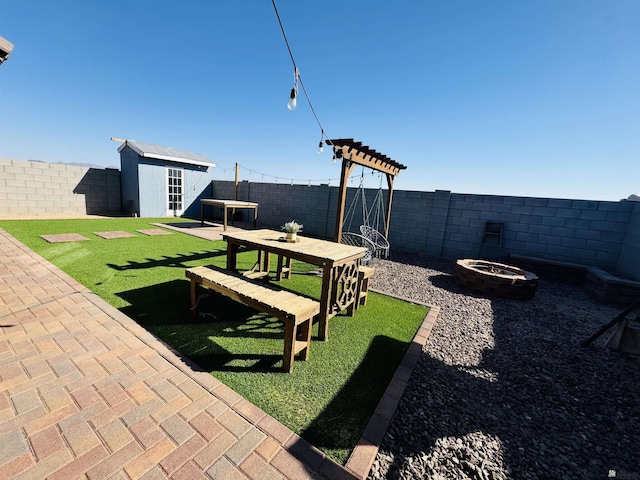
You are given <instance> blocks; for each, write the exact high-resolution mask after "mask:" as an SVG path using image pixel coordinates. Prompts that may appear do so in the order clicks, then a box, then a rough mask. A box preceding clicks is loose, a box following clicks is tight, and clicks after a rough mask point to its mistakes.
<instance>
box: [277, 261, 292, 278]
mask: <svg viewBox="0 0 640 480" xmlns="http://www.w3.org/2000/svg"><path fill="white" fill-rule="evenodd" d="M283 278H285V279H288V278H291V258H289V257H284V256H283V255H278V267H277V270H276V280H277V281H280V280H282V279H283Z"/></svg>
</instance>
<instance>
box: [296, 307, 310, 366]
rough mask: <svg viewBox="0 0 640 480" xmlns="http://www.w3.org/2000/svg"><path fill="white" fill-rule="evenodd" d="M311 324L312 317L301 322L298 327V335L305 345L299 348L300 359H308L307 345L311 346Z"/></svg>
mask: <svg viewBox="0 0 640 480" xmlns="http://www.w3.org/2000/svg"><path fill="white" fill-rule="evenodd" d="M312 325H313V317H312V318H310V319H308V320H307V321H305V322H302V323H301V324H300V326H299V328H298V334H299V335H300V340H299V341H301V342H304V343H305V344H306V346H305V347H304V348H303V349H302V350H300V360H309V347H310V346H311V331H312Z"/></svg>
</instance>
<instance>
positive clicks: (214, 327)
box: [118, 280, 284, 373]
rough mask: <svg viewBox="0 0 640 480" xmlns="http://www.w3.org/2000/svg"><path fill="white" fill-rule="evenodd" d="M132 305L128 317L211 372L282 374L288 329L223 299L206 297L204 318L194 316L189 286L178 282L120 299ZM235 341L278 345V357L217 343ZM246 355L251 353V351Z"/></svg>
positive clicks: (202, 308) (202, 302) (200, 305)
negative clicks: (228, 340) (190, 311)
mask: <svg viewBox="0 0 640 480" xmlns="http://www.w3.org/2000/svg"><path fill="white" fill-rule="evenodd" d="M118 296H119V297H121V298H122V299H123V300H125V301H127V302H128V303H130V305H129V306H128V307H124V308H121V309H120V310H121V311H122V313H124V314H125V315H127V316H128V317H130V318H132V319H134V320H135V321H136V322H137V323H138V324H140V325H141V326H143V327H144V328H145V329H147V330H148V331H150V332H151V333H153V334H154V335H156V336H157V337H158V338H160V339H161V340H163V341H164V342H166V343H168V344H169V345H171V346H172V347H173V348H175V349H177V350H179V351H180V352H181V353H182V354H184V355H185V356H187V357H188V358H189V359H191V360H192V361H193V362H195V363H197V364H198V365H199V366H200V367H201V368H202V369H203V370H206V371H209V372H210V371H229V372H241V371H247V372H262V373H264V372H280V371H281V369H280V367H281V363H282V348H284V347H283V345H284V344H283V342H284V326H283V324H282V323H281V322H280V321H279V320H277V319H275V318H273V317H269V316H268V315H265V314H263V313H260V312H257V311H256V310H254V309H252V308H250V307H247V306H245V305H242V304H240V303H238V302H235V301H233V300H231V299H229V298H227V297H224V296H222V295H219V294H216V293H212V294H208V293H204V294H203V295H202V297H201V298H200V300H199V302H198V305H197V307H198V308H197V311H198V314H196V315H190V314H189V281H188V280H173V281H170V282H165V283H160V284H157V285H151V286H148V287H144V288H139V289H135V290H128V291H126V292H120V293H118ZM225 338H231V339H237V342H234V341H232V342H231V343H232V344H234V343H236V344H237V343H245V344H247V345H249V346H251V345H253V344H256V345H257V343H256V342H252V340H258V341H263V340H275V341H277V342H278V343H279V345H280V346H281V349H280V350H279V351H278V353H259V352H256V353H252V352H246V351H245V352H243V353H239V352H238V351H237V350H235V349H234V350H235V351H230V350H228V349H227V348H225V347H224V346H223V345H222V344H221V343H220V341H216V340H215V339H222V340H224V339H225ZM245 350H246V349H245Z"/></svg>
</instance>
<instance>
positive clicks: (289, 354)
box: [282, 323, 296, 373]
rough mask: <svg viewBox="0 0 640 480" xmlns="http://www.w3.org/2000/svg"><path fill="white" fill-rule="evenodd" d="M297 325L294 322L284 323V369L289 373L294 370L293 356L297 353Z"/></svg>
mask: <svg viewBox="0 0 640 480" xmlns="http://www.w3.org/2000/svg"><path fill="white" fill-rule="evenodd" d="M295 342H296V326H295V325H294V324H293V323H285V324H284V355H283V356H282V370H284V371H285V372H287V373H291V372H292V371H293V357H294V355H295V348H294V347H295Z"/></svg>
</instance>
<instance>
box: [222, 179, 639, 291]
mask: <svg viewBox="0 0 640 480" xmlns="http://www.w3.org/2000/svg"><path fill="white" fill-rule="evenodd" d="M233 192H234V184H233V182H232V181H214V182H213V184H212V194H213V197H214V198H229V199H232V198H233V194H234V193H233ZM376 193H377V190H372V189H366V190H365V195H366V201H367V203H368V205H369V206H371V205H372V202H373V199H374V197H375V195H376ZM385 194H386V192H385ZM359 195H361V191H359V190H358V189H355V188H349V189H348V193H347V202H346V208H347V209H348V208H349V206H350V205H351V202H352V200H353V198H354V196H359ZM337 199H338V188H337V187H329V186H328V185H320V186H305V185H285V184H266V183H249V182H241V183H240V184H239V187H238V200H246V201H251V202H257V203H259V204H260V207H259V216H258V222H259V224H260V225H261V226H264V227H269V228H276V229H277V228H280V226H281V225H282V224H283V223H284V222H285V221H288V220H292V219H295V220H297V221H298V222H301V223H303V224H304V225H305V232H307V233H308V234H310V235H317V236H321V237H325V238H332V236H333V232H334V225H335V216H336V211H337ZM361 217H362V216H361V214H360V215H359V216H358V214H356V215H355V216H354V218H353V225H352V228H351V230H352V231H357V229H358V224H359V222H361ZM347 221H348V219H346V221H345V223H346V222H347ZM487 221H492V222H501V223H503V228H504V230H503V239H502V245H501V246H500V247H499V248H496V247H495V246H493V245H486V243H487V242H483V240H484V238H485V236H484V232H485V225H486V222H487ZM345 230H349V229H348V228H347V227H346V226H345ZM389 243H390V244H391V248H392V249H394V248H396V249H400V250H410V251H418V252H422V253H426V254H429V255H435V256H443V257H447V258H487V259H494V260H498V259H499V260H503V261H508V259H509V255H510V254H512V253H513V254H519V255H526V256H531V257H538V258H543V259H549V260H555V261H562V262H567V263H576V264H581V265H588V266H597V267H601V268H605V269H608V270H610V271H616V270H617V271H619V272H620V273H623V274H625V275H628V276H630V277H632V278H635V279H640V205H639V204H638V203H636V202H627V201H620V202H605V201H588V200H570V199H554V198H536V197H509V196H498V195H473V194H455V193H451V192H449V191H445V190H436V191H435V192H419V191H404V190H398V191H394V193H393V203H392V212H391V224H390V232H389ZM488 247H492V248H488Z"/></svg>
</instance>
